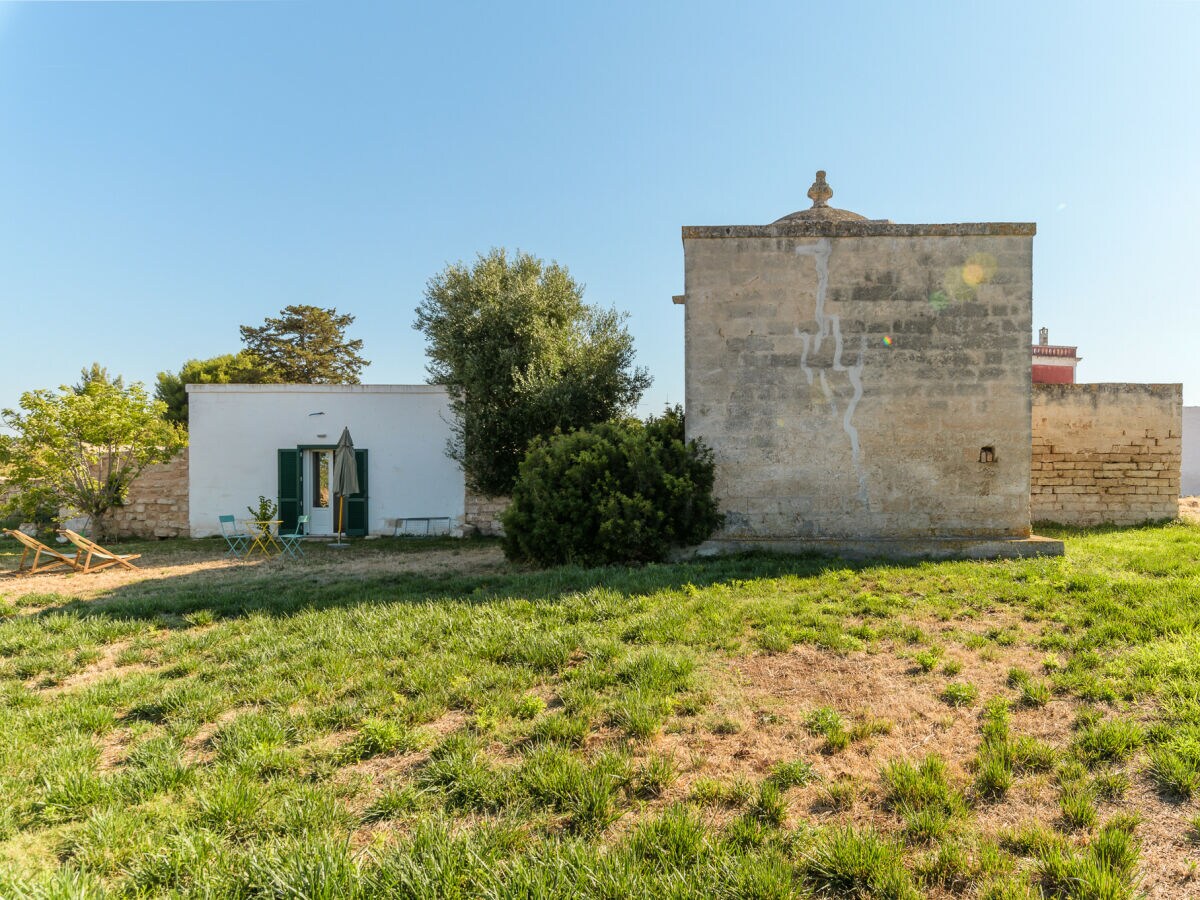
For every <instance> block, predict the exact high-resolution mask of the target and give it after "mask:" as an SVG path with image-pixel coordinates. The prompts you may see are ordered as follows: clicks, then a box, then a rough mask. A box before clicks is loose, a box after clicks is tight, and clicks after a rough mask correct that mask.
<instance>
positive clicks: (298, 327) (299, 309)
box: [239, 305, 370, 384]
mask: <svg viewBox="0 0 1200 900" xmlns="http://www.w3.org/2000/svg"><path fill="white" fill-rule="evenodd" d="M353 321H354V316H352V315H349V314H340V313H338V311H337V310H336V309H322V308H321V307H319V306H304V305H292V306H285V307H284V308H283V310H282V311H281V312H280V314H279V318H270V317H268V318H267V319H266V321H265V322H264V323H263V324H262V325H261V326H260V327H258V328H254V327H252V326H250V325H242V326H240V328H239V331H241V333H242V343H243V344H245V345H246V350H247V351H249V352H250V353H251V354H253V356H254V357H255V358H257V359H258V360H259V361H261V362H262V364H263V366H264V368H265V369H266V370H267V371H268V372H270V373H271V376H272V377H271V379H270V380H272V381H280V382H284V383H287V384H358V383H359V374H360V373H361V372H362V370H363V367H364V366H368V365H370V362H369V361H367V360H365V359H363V358H362V357H361V356H359V353H358V351H360V350H361V349H362V346H363V342H362V341H361V340H353V341H348V340H346V329H347V328H348V327H349V326H350V324H351V323H352V322H353Z"/></svg>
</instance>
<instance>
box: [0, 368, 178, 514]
mask: <svg viewBox="0 0 1200 900" xmlns="http://www.w3.org/2000/svg"><path fill="white" fill-rule="evenodd" d="M163 412H164V406H163V404H162V403H161V402H159V401H156V400H152V399H151V398H150V397H149V395H148V394H147V393H146V390H145V388H144V387H143V386H142V385H141V384H133V385H130V386H129V387H124V386H123V385H122V384H121V382H120V379H116V380H114V381H110V380H108V379H104V380H93V381H90V382H89V383H88V384H86V385H83V386H82V389H81V390H79V391H76V389H75V388H72V387H68V386H66V385H64V386H63V387H62V388H60V389H59V391H58V392H57V393H56V392H54V391H49V390H38V391H28V392H26V393H24V394H22V395H21V401H20V409H19V410H13V409H5V410H3V412H2V413H0V418H2V419H3V421H4V424H5V425H7V426H8V427H9V428H10V429H12V431H13V432H14V433H13V434H11V435H3V436H0V462H3V463H5V464H7V470H6V475H7V478H8V484H9V485H11V486H12V487H15V488H17V489H18V499H17V500H16V501H15V502H13V503H10V504H9V505H10V507H13V508H15V509H17V510H21V511H28V510H34V509H39V508H45V507H52V508H54V509H58V508H62V507H65V508H67V509H71V510H74V511H77V512H79V513H82V514H83V515H86V516H88V517H90V518H91V520H92V527H93V530H94V531H95V532H96V534H98V535H100V536H103V533H104V517H105V515H106V514H107V513H108V512H109V511H110V510H112V509H113V508H114V507H117V506H121V505H122V504H123V503H124V502H125V499H126V497H127V496H128V493H129V485H130V483H131V482H132V481H133V480H134V479H135V478H136V477H137V476H138V473H140V472H141V471H142V469H144V468H145V467H146V466H148V465H151V464H152V463H159V462H166V461H167V460H169V459H170V458H171V457H172V456H174V455H175V454H176V453H177V452H178V451H179V450H180V449H182V448H183V447H184V446H185V445H186V443H187V440H186V437H185V436H184V434H183V432H182V431H181V430H180V429H179V428H177V427H176V426H174V425H172V424H170V423H168V422H166V421H164V420H163V418H162V415H163Z"/></svg>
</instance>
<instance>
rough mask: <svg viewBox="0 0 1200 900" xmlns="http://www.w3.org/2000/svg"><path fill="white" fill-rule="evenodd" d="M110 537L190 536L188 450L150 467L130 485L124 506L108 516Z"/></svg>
mask: <svg viewBox="0 0 1200 900" xmlns="http://www.w3.org/2000/svg"><path fill="white" fill-rule="evenodd" d="M106 530H107V532H108V534H110V535H113V536H115V537H119V538H172V537H187V536H188V534H189V533H190V532H189V529H188V451H187V448H184V450H183V451H182V452H181V453H180V454H179V455H178V456H176V457H175V458H174V459H172V460H171V461H170V462H167V463H163V464H161V465H156V466H150V467H148V468H146V469H144V470H143V471H142V474H141V475H139V476H138V477H137V479H136V480H134V482H133V484H131V485H130V486H129V499H128V500H127V501H126V502H125V505H124V506H122V507H120V508H118V509H114V510H113V511H112V512H110V513H109V514H108V517H107V522H106Z"/></svg>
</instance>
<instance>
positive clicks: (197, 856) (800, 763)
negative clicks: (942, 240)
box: [0, 524, 1200, 900]
mask: <svg viewBox="0 0 1200 900" xmlns="http://www.w3.org/2000/svg"><path fill="white" fill-rule="evenodd" d="M1053 536H1058V537H1063V538H1065V539H1066V542H1067V556H1066V557H1065V558H1061V559H1050V560H1033V561H1012V562H996V563H928V564H920V565H887V564H878V565H870V564H862V565H859V564H847V563H842V562H838V561H831V560H824V559H817V558H806V559H797V558H772V557H743V558H734V559H725V560H713V561H703V562H694V563H685V564H678V565H660V566H647V567H645V568H640V569H590V570H583V569H575V568H560V569H554V570H549V571H545V572H529V571H523V570H518V569H514V568H510V567H508V566H506V565H505V564H503V563H499V562H493V563H491V564H488V565H484V566H482V567H480V566H472V565H471V564H470V563H471V560H472V559H473V558H474V555H476V554H479V553H481V552H482V553H490V554H492V557H493V558H494V555H495V548H494V546H492V545H488V544H487V543H485V542H483V543H468V544H466V545H462V546H461V548H460V545H458V544H454V543H451V542H446V541H440V542H434V543H432V544H430V543H423V542H409V541H379V542H372V543H370V544H360V545H359V546H358V547H357V548H355V549H353V550H352V551H350V552H349V553H348V555H346V556H344V557H338V556H336V551H331V550H328V549H326V548H314V549H313V550H312V552H310V559H309V561H307V562H306V563H304V564H298V565H278V564H271V565H267V566H258V567H248V566H237V565H234V566H231V567H227V568H221V569H216V570H212V571H198V572H191V571H189V572H186V573H181V574H179V575H178V576H177V577H171V576H170V575H169V572H168V574H167V575H166V576H165V577H163V576H161V575H159V576H157V577H154V578H146V579H144V580H140V579H139V578H138V577H136V576H130V577H129V579H128V580H127V581H126V582H123V583H112V584H109V583H107V582H106V583H105V587H104V588H103V589H100V590H97V591H96V592H95V595H94V596H84V597H79V596H77V594H78V593H79V591H78V590H77V588H78V586H79V585H80V584H83V585H85V586H86V584H87V582H85V581H81V579H83V578H84V577H85V576H68V577H66V578H62V579H52V578H39V579H31V580H29V581H22V580H20V579H4V580H2V581H0V897H4V898H9V897H91V896H97V897H99V896H115V897H125V896H139V897H140V896H188V897H191V896H205V897H297V898H298V897H331V898H332V897H339V898H340V897H381V896H398V897H560V896H588V897H593V896H594V897H611V898H623V897H650V896H654V897H656V898H664V897H684V896H688V897H692V896H694V897H714V896H715V897H739V898H740V897H793V896H809V895H813V896H827V897H861V898H874V897H879V898H909V897H919V896H933V897H941V896H946V897H950V896H963V897H978V898H987V900H1013V898H1034V897H1054V898H1079V900H1083V898H1096V900H1102V898H1103V900H1110V898H1111V900H1117V898H1122V897H1133V896H1137V895H1138V892H1139V891H1145V892H1146V893H1148V894H1149V895H1150V896H1155V897H1160V896H1161V897H1183V896H1188V895H1189V894H1193V893H1200V879H1197V880H1195V881H1193V880H1192V878H1193V875H1194V874H1195V868H1196V862H1195V860H1196V859H1197V858H1198V857H1197V850H1196V846H1195V845H1194V844H1193V841H1194V840H1197V839H1200V820H1198V819H1197V814H1198V813H1200V810H1198V809H1197V808H1196V806H1195V799H1196V798H1197V797H1200V528H1198V527H1196V526H1190V525H1183V524H1174V525H1167V526H1157V527H1147V528H1141V529H1127V530H1114V531H1087V532H1073V531H1072V532H1062V533H1057V534H1054V535H1053ZM205 546H209V545H207V544H206V545H205ZM211 546H215V545H211ZM193 547H194V543H193V542H164V543H163V544H157V545H153V544H152V545H144V546H143V547H141V548H135V552H136V550H137V549H142V550H144V551H145V553H146V556H147V560H150V558H151V557H154V556H155V555H157V561H158V563H159V564H160V565H161V566H163V567H165V568H166V569H168V570H169V568H170V567H171V566H172V565H175V564H176V563H178V564H179V565H180V566H183V565H184V564H185V563H186V562H187V561H188V560H189V559H190V558H191V556H192V555H194V554H195V552H196V551H194V550H193V549H192V548H193ZM206 552H208V553H209V555H210V556H213V555H219V554H214V553H213V551H212V550H211V548H210V549H209V550H207V551H206ZM436 553H440V554H443V556H446V555H449V558H450V559H451V564H450V565H448V566H446V565H443V566H440V567H438V568H436V569H430V570H429V571H424V570H422V569H421V566H420V564H419V563H420V560H421V559H422V558H423V556H422V555H423V554H436ZM18 555H19V554H15V553H14V551H13V549H12V544H11V542H2V543H0V568H12V567H15V564H16V559H17V557H18ZM455 560H461V563H462V564H461V565H459V563H458V562H455ZM151 561H152V560H151ZM414 561H415V562H416V565H414ZM360 563H361V565H360ZM367 563H369V565H368V564H367ZM401 563H403V565H401ZM56 582H57V583H61V584H62V585H64V586H63V587H58V588H55V587H54V584H55V583H56ZM66 585H69V586H70V590H68V589H67V587H66ZM31 591H33V592H31ZM925 735H928V737H924V736H925ZM1193 822H1194V824H1193Z"/></svg>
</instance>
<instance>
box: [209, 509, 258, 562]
mask: <svg viewBox="0 0 1200 900" xmlns="http://www.w3.org/2000/svg"><path fill="white" fill-rule="evenodd" d="M217 520H218V521H219V522H220V523H221V537H223V538H225V543H226V544H228V545H229V549H228V550H226V551H225V555H226V556H241V555H242V554H244V553H245V552H246V549H247V548H248V547H249V546H250V540H251V536H250V535H249V534H247V533H246V532H244V531H238V530H237V520H236V519H235V518H234V517H233V516H217Z"/></svg>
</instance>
